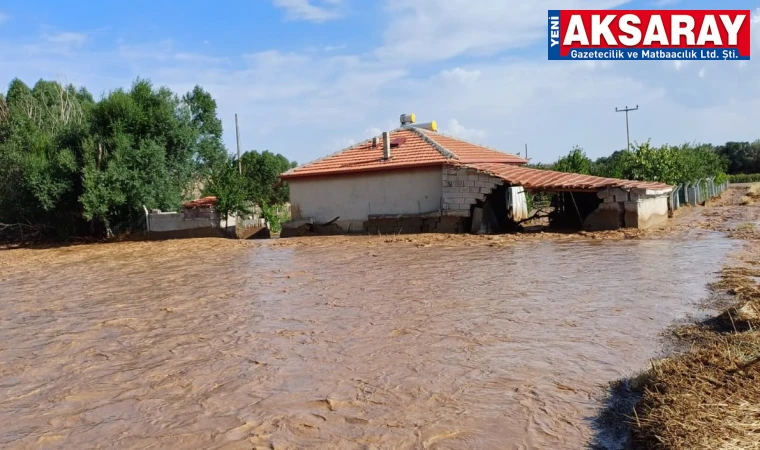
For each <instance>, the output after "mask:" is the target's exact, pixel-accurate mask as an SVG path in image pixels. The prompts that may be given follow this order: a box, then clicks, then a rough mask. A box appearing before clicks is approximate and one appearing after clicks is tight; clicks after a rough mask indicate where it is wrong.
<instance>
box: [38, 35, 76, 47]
mask: <svg viewBox="0 0 760 450" xmlns="http://www.w3.org/2000/svg"><path fill="white" fill-rule="evenodd" d="M42 36H43V37H44V38H45V39H46V40H47V41H48V42H52V43H54V44H61V45H69V46H74V47H80V46H81V45H82V44H84V43H85V41H86V40H87V35H86V34H84V33H73V32H70V31H67V32H63V33H57V34H43V35H42Z"/></svg>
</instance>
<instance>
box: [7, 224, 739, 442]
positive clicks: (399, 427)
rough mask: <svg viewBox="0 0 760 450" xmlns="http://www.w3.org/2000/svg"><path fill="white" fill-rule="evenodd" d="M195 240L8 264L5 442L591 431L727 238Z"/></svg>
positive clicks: (421, 437) (501, 436)
mask: <svg viewBox="0 0 760 450" xmlns="http://www.w3.org/2000/svg"><path fill="white" fill-rule="evenodd" d="M203 242H205V241H204V240H200V241H197V242H196V241H183V243H174V244H172V248H171V249H169V250H167V248H166V244H164V243H154V244H152V245H146V244H142V243H123V244H118V245H113V246H112V247H110V248H108V247H105V248H106V250H97V251H89V250H86V249H85V248H79V249H78V248H72V249H69V250H66V251H53V250H39V252H50V255H49V258H48V257H47V256H46V257H44V258H42V259H43V261H44V262H43V263H41V265H39V266H30V265H27V266H24V267H25V269H24V270H21V269H20V268H18V269H14V268H12V267H11V268H10V269H8V270H6V271H5V272H3V275H2V276H0V280H2V281H0V447H2V448H82V449H83V448H172V449H185V448H186V449H195V448H230V449H237V448H240V449H250V448H257V449H258V448H262V449H263V448H275V449H296V448H331V449H452V450H453V449H457V450H458V449H528V448H583V447H584V446H585V445H586V444H587V442H588V441H589V439H590V438H591V436H592V433H593V431H592V424H591V419H592V418H593V416H594V415H595V414H596V412H597V410H598V408H599V407H600V396H601V395H602V393H603V392H604V384H605V383H608V382H610V381H612V380H615V379H617V378H620V377H623V376H628V375H631V374H633V373H635V372H636V371H638V370H640V369H642V368H643V367H645V365H646V364H647V361H648V360H649V358H651V357H653V356H656V355H657V353H658V351H659V350H660V349H661V347H662V345H663V343H664V340H663V339H662V337H661V332H662V331H663V330H665V329H666V328H667V327H668V326H669V325H671V324H672V323H673V321H674V320H677V319H683V318H684V317H686V316H687V315H688V314H691V313H694V312H696V311H697V306H696V303H697V302H698V301H699V300H700V299H702V298H703V296H704V295H705V292H706V291H705V283H706V282H708V281H709V280H710V279H711V278H712V277H714V273H715V272H716V271H717V269H718V268H719V266H720V264H721V262H722V260H723V258H724V257H725V255H726V253H727V252H728V251H729V250H730V249H731V248H732V246H733V244H732V243H731V242H730V241H728V240H727V239H724V238H722V237H720V235H718V234H716V233H706V232H702V233H697V232H695V233H692V234H691V235H689V236H682V237H679V238H669V239H642V240H622V241H604V242H594V241H570V242H552V241H547V242H517V243H514V245H510V246H506V247H503V248H490V247H485V246H457V245H452V246H432V247H423V248H418V247H416V246H413V245H402V244H388V245H385V246H376V247H372V248H369V247H367V246H365V245H362V244H361V241H357V243H356V244H346V245H340V246H332V247H330V246H313V247H312V246H304V247H299V246H295V247H289V248H271V247H269V246H268V244H261V245H256V246H252V247H245V248H242V249H233V250H229V251H226V250H224V249H205V248H203V246H202V243H203ZM136 246H139V247H136ZM12 253H13V251H10V252H5V253H4V255H0V259H2V258H11V257H12V256H8V255H9V254H12Z"/></svg>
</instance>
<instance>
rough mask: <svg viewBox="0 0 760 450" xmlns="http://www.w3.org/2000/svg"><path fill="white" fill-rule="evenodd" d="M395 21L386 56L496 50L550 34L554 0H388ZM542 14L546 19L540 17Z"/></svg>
mask: <svg viewBox="0 0 760 450" xmlns="http://www.w3.org/2000/svg"><path fill="white" fill-rule="evenodd" d="M626 2H627V0H565V1H564V2H563V4H562V8H564V9H606V8H612V7H615V6H619V5H622V4H624V3H626ZM387 4H388V7H387V11H388V13H389V14H390V16H391V20H390V26H389V27H388V29H387V30H386V31H385V44H384V45H383V46H382V47H381V48H379V49H378V50H377V54H378V55H379V56H380V57H382V58H386V59H389V58H393V59H397V60H407V61H415V62H426V61H440V60H446V59H448V58H451V57H454V56H457V55H461V54H465V53H466V54H468V55H492V54H495V53H498V52H500V51H502V50H505V49H508V48H514V47H521V46H525V45H527V44H530V43H533V42H535V41H536V40H539V39H546V23H545V19H546V18H545V16H546V11H548V10H549V9H555V8H557V2H556V1H554V0H534V1H529V2H519V1H514V0H509V1H508V0H478V1H472V0H416V1H411V2H410V1H408V0H388V1H387ZM539 18H543V19H542V20H539Z"/></svg>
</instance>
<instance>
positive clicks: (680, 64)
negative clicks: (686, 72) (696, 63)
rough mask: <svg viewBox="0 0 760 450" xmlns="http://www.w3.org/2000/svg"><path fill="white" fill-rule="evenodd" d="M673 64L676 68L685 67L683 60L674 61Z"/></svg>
mask: <svg viewBox="0 0 760 450" xmlns="http://www.w3.org/2000/svg"><path fill="white" fill-rule="evenodd" d="M673 66H674V67H675V68H676V70H681V67H683V61H673Z"/></svg>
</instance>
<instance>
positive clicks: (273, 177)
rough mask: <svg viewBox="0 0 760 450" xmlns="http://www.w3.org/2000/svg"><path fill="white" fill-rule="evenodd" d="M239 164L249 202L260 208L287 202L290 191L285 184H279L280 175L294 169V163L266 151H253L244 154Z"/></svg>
mask: <svg viewBox="0 0 760 450" xmlns="http://www.w3.org/2000/svg"><path fill="white" fill-rule="evenodd" d="M241 162H242V167H243V176H244V178H245V180H246V186H247V191H248V195H249V196H250V198H251V200H253V201H254V202H256V203H257V204H258V205H262V206H263V205H273V204H281V203H285V202H287V201H288V200H289V197H290V189H289V187H288V185H287V184H286V183H281V182H280V174H281V173H283V172H285V171H287V170H288V169H291V168H292V167H295V165H296V162H295V161H289V160H288V158H286V157H285V156H283V155H281V154H279V153H278V154H274V153H272V152H270V151H268V150H265V151H263V152H261V153H259V152H257V151H255V150H253V151H250V152H245V153H244V154H243V155H242V157H241Z"/></svg>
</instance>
